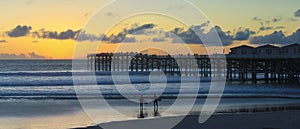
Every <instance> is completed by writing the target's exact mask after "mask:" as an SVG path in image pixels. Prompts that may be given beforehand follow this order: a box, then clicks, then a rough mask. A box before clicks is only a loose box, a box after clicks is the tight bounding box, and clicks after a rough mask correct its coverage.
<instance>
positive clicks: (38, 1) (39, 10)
mask: <svg viewBox="0 0 300 129" xmlns="http://www.w3.org/2000/svg"><path fill="white" fill-rule="evenodd" d="M109 2H111V0H84V1H83V0H6V1H0V11H1V12H0V18H1V22H0V23H1V24H0V41H1V42H0V54H16V55H19V54H25V55H28V53H31V52H34V53H35V54H37V55H41V56H45V57H46V58H53V59H70V58H73V54H74V48H75V45H76V41H75V40H73V39H66V40H60V39H47V38H46V39H43V38H37V37H35V38H34V37H32V36H31V34H28V35H26V36H20V37H10V36H8V35H7V32H8V31H11V30H12V29H13V28H15V27H16V26H17V25H26V26H31V27H32V29H31V32H34V31H38V30H41V29H44V30H47V31H53V32H54V31H56V32H58V33H59V32H62V31H66V30H68V29H71V30H74V31H76V30H80V29H83V28H85V25H86V24H89V20H90V19H91V18H92V17H93V15H94V14H97V10H99V9H100V8H102V7H104V5H106V4H107V3H109ZM190 2H191V3H193V4H194V5H195V6H196V7H198V8H199V9H200V10H201V11H202V12H203V13H204V14H205V15H206V16H207V17H208V18H209V19H210V21H211V23H212V24H213V25H218V26H220V27H221V28H222V30H223V31H224V32H226V31H230V32H231V33H233V34H234V33H235V32H237V31H238V28H240V27H241V28H250V29H251V30H253V31H256V32H258V33H256V34H253V36H259V35H266V34H270V33H273V32H274V31H276V30H278V31H279V30H282V31H283V32H284V33H285V34H286V35H290V34H292V33H293V32H295V31H296V30H297V29H299V28H300V24H299V23H300V18H299V17H295V16H294V12H295V11H296V10H298V9H300V6H299V5H300V1H299V0H288V1H287V0H263V1H262V0H242V1H241V0H226V1H225V0H190ZM128 4H132V3H128ZM157 7H158V8H160V4H157ZM118 8H120V10H122V7H121V6H120V7H118ZM168 9H174V10H181V11H183V12H186V15H188V12H189V9H185V8H184V7H180V6H178V7H169V8H168ZM124 10H126V9H124ZM121 14H122V12H118V10H111V13H108V14H106V16H105V17H107V19H113V18H114V17H118V16H119V15H121ZM254 17H257V19H259V20H254ZM102 18H103V17H102ZM192 18H193V17H191V19H192ZM274 19H278V21H274ZM96 21H97V20H96ZM96 21H95V23H90V24H95V25H96V24H97V26H95V27H94V31H92V32H93V33H96V34H100V33H105V34H106V35H111V34H117V33H119V32H122V31H123V29H124V28H130V27H131V26H132V25H133V24H136V23H137V24H140V25H141V24H146V23H154V24H155V25H156V26H155V29H163V30H165V31H170V30H172V29H174V28H175V27H185V28H187V26H185V25H184V24H182V23H181V22H179V21H176V20H175V19H172V18H169V17H164V16H160V15H152V14H148V15H142V16H139V15H137V16H133V17H129V18H128V19H125V20H123V21H121V22H120V23H118V24H117V25H116V26H114V27H113V28H111V29H110V30H101V25H105V24H107V23H105V22H104V23H101V24H100V23H99V22H101V21H103V20H101V19H99V22H98V21H97V22H96ZM105 21H106V22H109V20H105ZM273 21H274V22H273ZM203 22H204V21H201V22H199V24H202V23H203ZM261 27H272V28H273V29H268V30H264V31H259V29H260V28H261ZM155 36H156V37H157V36H159V35H155ZM136 38H137V39H139V40H140V41H139V42H138V43H130V44H127V46H128V48H131V49H134V48H139V47H140V46H145V45H147V43H148V42H147V40H143V39H149V37H147V36H137V37H136ZM142 41H144V42H142ZM83 43H84V42H83ZM98 43H99V42H98ZM84 44H85V45H89V43H88V42H86V43H84ZM240 44H249V41H248V40H246V41H233V44H232V45H230V46H227V47H226V51H228V49H229V48H230V47H232V46H237V45H240ZM118 45H119V44H116V43H113V44H112V43H108V42H103V44H102V45H101V46H100V47H99V49H98V50H99V51H100V52H105V51H107V52H112V51H114V50H115V49H116V47H118ZM156 45H162V46H166V47H171V48H172V50H173V51H177V52H178V53H183V52H180V47H182V46H181V45H180V44H172V43H171V41H168V40H167V41H163V42H159V43H156ZM189 47H190V48H191V49H192V50H193V51H194V52H196V53H202V52H203V51H204V50H203V48H201V46H200V45H189Z"/></svg>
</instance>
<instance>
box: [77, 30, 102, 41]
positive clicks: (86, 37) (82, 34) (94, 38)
mask: <svg viewBox="0 0 300 129" xmlns="http://www.w3.org/2000/svg"><path fill="white" fill-rule="evenodd" d="M105 39H107V38H106V35H104V34H99V36H97V35H93V34H88V33H86V31H81V32H80V33H79V34H78V36H77V39H76V40H77V41H88V40H89V41H101V40H105Z"/></svg>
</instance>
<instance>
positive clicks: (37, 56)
mask: <svg viewBox="0 0 300 129" xmlns="http://www.w3.org/2000/svg"><path fill="white" fill-rule="evenodd" d="M28 55H29V58H30V59H46V57H45V56H41V55H37V54H35V53H34V52H31V53H29V54H28Z"/></svg>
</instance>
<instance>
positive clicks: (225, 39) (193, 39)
mask: <svg viewBox="0 0 300 129" xmlns="http://www.w3.org/2000/svg"><path fill="white" fill-rule="evenodd" d="M207 25H208V23H203V24H201V25H195V26H191V27H190V28H189V29H188V30H186V31H184V29H183V28H175V29H174V30H172V31H170V33H171V34H167V37H170V38H173V43H181V41H183V42H184V43H186V44H203V42H202V41H201V39H200V38H199V37H198V35H197V34H199V35H202V36H203V37H211V36H212V35H214V32H215V31H216V32H217V33H218V35H219V38H220V39H221V41H222V43H223V45H230V44H232V42H233V41H232V40H233V36H232V35H230V32H229V31H228V32H224V31H223V30H222V28H221V27H219V26H215V27H213V28H211V29H210V30H209V31H208V32H207V33H205V27H207ZM196 33H197V34H196ZM172 34H174V35H176V36H178V37H174V36H171V35H172Z"/></svg>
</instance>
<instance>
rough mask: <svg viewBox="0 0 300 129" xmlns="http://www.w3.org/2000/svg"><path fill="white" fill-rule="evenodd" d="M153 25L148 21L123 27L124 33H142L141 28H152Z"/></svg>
mask: <svg viewBox="0 0 300 129" xmlns="http://www.w3.org/2000/svg"><path fill="white" fill-rule="evenodd" d="M154 27H155V24H153V23H149V24H143V25H140V26H136V25H135V26H133V27H132V28H130V29H124V33H127V34H134V35H138V34H144V33H143V32H144V31H143V30H146V29H153V28H154Z"/></svg>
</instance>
